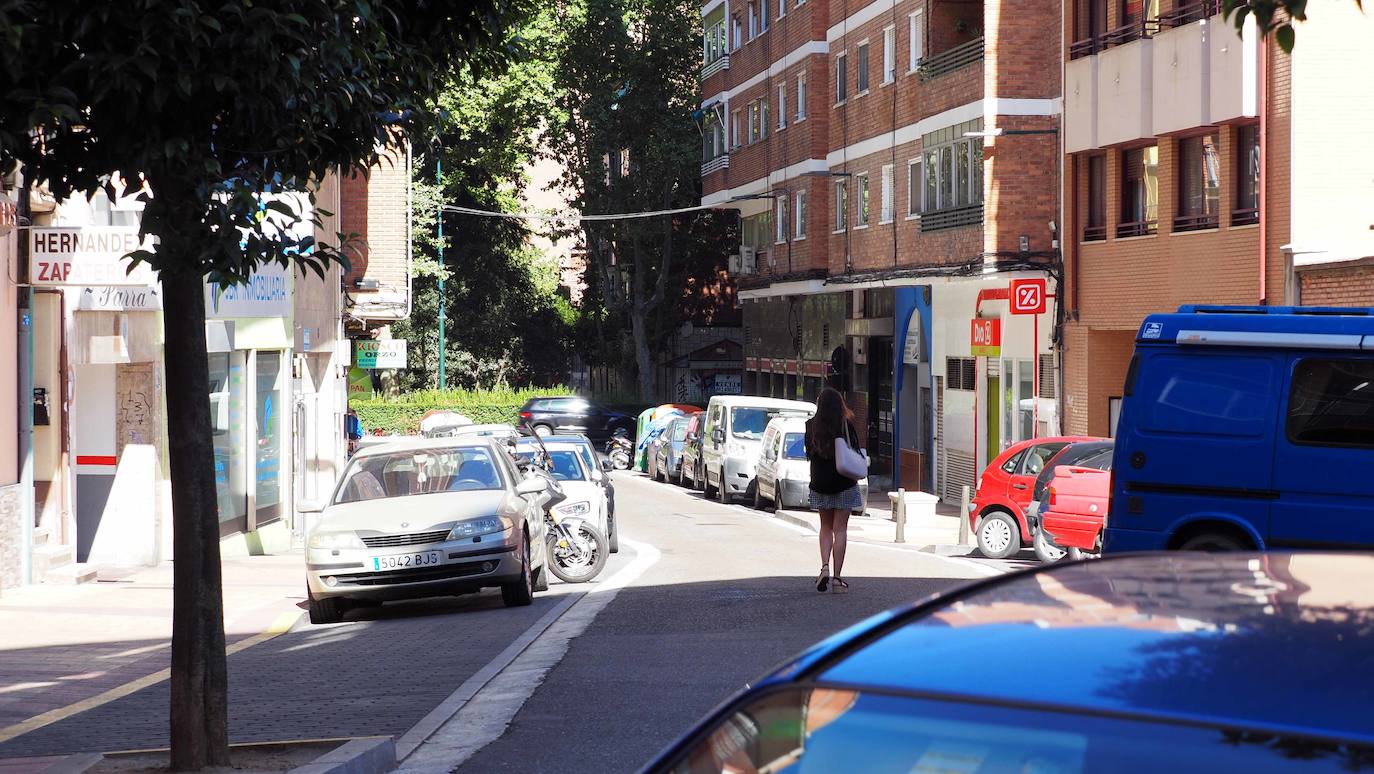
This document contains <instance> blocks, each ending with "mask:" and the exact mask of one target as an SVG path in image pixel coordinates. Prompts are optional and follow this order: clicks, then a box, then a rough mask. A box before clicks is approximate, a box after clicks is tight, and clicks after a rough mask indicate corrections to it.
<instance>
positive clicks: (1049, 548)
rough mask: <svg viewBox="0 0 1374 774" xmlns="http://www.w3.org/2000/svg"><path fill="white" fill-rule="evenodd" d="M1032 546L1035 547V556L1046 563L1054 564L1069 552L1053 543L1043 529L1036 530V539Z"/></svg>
mask: <svg viewBox="0 0 1374 774" xmlns="http://www.w3.org/2000/svg"><path fill="white" fill-rule="evenodd" d="M1031 547H1032V548H1034V549H1035V558H1036V559H1039V560H1040V561H1041V562H1043V563H1045V564H1054V563H1055V562H1057V561H1059V560H1060V559H1063V558H1064V556H1065V555H1066V554H1067V553H1068V552H1067V551H1065V550H1064V549H1062V548H1059V547H1058V546H1056V545H1054V544H1053V543H1051V542H1050V541H1049V540H1048V539H1047V538H1046V537H1045V533H1044V532H1043V531H1041V530H1036V531H1035V540H1034V542H1032V543H1031Z"/></svg>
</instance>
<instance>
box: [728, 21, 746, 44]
mask: <svg viewBox="0 0 1374 774" xmlns="http://www.w3.org/2000/svg"><path fill="white" fill-rule="evenodd" d="M730 19H731V21H733V22H734V24H733V27H734V31H735V44H734V45H733V46H731V49H732V50H733V49H737V48H739V47H740V46H742V45H743V44H744V23H743V22H741V21H740V20H739V17H738V16H732V17H730Z"/></svg>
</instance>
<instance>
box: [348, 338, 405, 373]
mask: <svg viewBox="0 0 1374 774" xmlns="http://www.w3.org/2000/svg"><path fill="white" fill-rule="evenodd" d="M353 362H354V363H356V364H357V366H358V367H359V368H405V367H406V340H405V339H358V340H357V344H356V345H355V350H354V353H353Z"/></svg>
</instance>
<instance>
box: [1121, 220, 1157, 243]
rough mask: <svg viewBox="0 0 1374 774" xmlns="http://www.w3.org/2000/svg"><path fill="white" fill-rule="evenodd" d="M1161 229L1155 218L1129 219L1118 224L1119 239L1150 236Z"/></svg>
mask: <svg viewBox="0 0 1374 774" xmlns="http://www.w3.org/2000/svg"><path fill="white" fill-rule="evenodd" d="M1158 230H1159V224H1158V223H1156V222H1155V221H1153V220H1129V221H1125V222H1122V223H1118V224H1116V237H1117V239H1124V238H1126V237H1139V236H1150V235H1151V234H1154V233H1155V232H1156V231H1158Z"/></svg>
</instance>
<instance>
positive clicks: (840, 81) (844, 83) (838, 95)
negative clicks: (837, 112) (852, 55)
mask: <svg viewBox="0 0 1374 774" xmlns="http://www.w3.org/2000/svg"><path fill="white" fill-rule="evenodd" d="M848 65H849V55H848V54H839V55H838V56H836V57H835V103H836V104H843V103H844V101H845V100H847V99H849V66H848Z"/></svg>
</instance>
